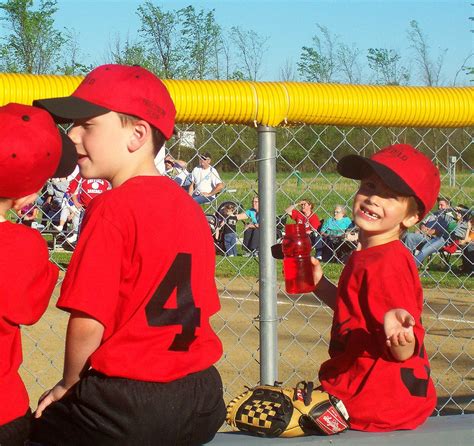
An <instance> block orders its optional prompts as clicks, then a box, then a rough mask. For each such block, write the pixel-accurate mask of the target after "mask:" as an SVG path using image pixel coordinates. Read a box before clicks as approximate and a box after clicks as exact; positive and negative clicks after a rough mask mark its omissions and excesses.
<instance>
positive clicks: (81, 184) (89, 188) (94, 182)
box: [67, 173, 111, 208]
mask: <svg viewBox="0 0 474 446" xmlns="http://www.w3.org/2000/svg"><path fill="white" fill-rule="evenodd" d="M110 187H111V186H110V183H109V182H108V181H107V180H101V179H98V178H94V179H85V178H82V177H81V174H80V173H78V174H77V175H76V176H75V177H74V178H73V179H72V180H71V182H70V183H69V186H68V189H67V193H68V194H69V195H71V196H72V195H77V199H78V201H79V203H81V204H82V205H83V206H84V207H85V208H86V207H87V206H88V205H89V203H90V202H91V200H92V199H93V198H94V197H96V196H97V195H100V194H102V193H104V192H105V191H106V190H109V189H110Z"/></svg>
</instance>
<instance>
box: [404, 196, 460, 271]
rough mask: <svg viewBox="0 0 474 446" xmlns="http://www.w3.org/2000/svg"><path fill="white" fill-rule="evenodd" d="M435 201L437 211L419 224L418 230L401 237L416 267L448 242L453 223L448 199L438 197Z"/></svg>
mask: <svg viewBox="0 0 474 446" xmlns="http://www.w3.org/2000/svg"><path fill="white" fill-rule="evenodd" d="M437 201H438V210H437V211H436V212H434V213H433V214H431V215H430V216H428V218H426V219H425V220H424V221H423V222H422V223H421V226H420V230H419V231H418V232H407V233H406V234H405V236H404V237H403V242H404V243H405V245H406V247H407V248H408V249H409V250H410V251H411V252H412V253H413V254H414V256H415V261H416V264H417V266H418V267H419V266H421V264H422V263H423V260H425V259H426V257H428V256H430V255H431V254H434V253H435V252H438V251H439V250H440V249H441V248H442V247H443V246H444V245H445V244H446V243H447V242H448V240H449V237H450V225H451V224H452V223H455V220H454V217H453V215H452V211H451V209H450V204H449V198H444V197H438V200H437ZM416 251H418V252H417V253H416Z"/></svg>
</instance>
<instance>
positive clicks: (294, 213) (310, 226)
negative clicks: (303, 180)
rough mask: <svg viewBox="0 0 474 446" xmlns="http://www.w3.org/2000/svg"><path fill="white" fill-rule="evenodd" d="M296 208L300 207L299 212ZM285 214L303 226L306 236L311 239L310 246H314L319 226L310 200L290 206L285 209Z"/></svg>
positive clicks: (319, 223)
mask: <svg viewBox="0 0 474 446" xmlns="http://www.w3.org/2000/svg"><path fill="white" fill-rule="evenodd" d="M296 206H299V207H300V210H297V209H296ZM285 212H286V213H287V214H288V215H289V216H290V217H291V218H292V219H293V220H294V221H295V222H296V223H299V224H303V225H305V228H306V234H308V235H309V238H310V239H311V245H312V246H315V245H316V242H317V241H318V236H319V233H318V230H319V227H320V226H321V222H320V220H319V217H318V216H317V215H316V213H315V212H314V204H313V202H312V201H310V200H306V199H305V200H301V201H300V202H299V203H297V204H292V205H291V206H289V207H287V208H286V209H285Z"/></svg>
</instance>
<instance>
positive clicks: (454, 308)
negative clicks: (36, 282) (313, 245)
mask: <svg viewBox="0 0 474 446" xmlns="http://www.w3.org/2000/svg"><path fill="white" fill-rule="evenodd" d="M218 287H219V292H220V296H221V302H222V310H221V311H220V312H219V313H218V314H217V315H216V316H215V317H214V319H213V325H214V327H215V329H216V330H217V332H218V333H219V336H220V338H221V339H222V342H223V344H224V355H223V357H222V359H221V360H220V361H219V363H218V364H217V368H218V369H219V371H220V373H221V375H222V378H223V381H224V386H225V398H226V401H228V400H230V399H231V398H232V397H234V396H236V395H237V394H238V393H240V392H242V391H243V390H244V386H245V385H247V386H252V385H255V384H256V383H257V382H258V381H259V374H260V365H259V322H258V314H259V299H258V286H257V284H256V283H255V282H252V281H249V280H245V279H242V278H240V279H225V280H223V281H222V280H221V281H218ZM58 294H59V287H57V289H56V290H55V293H54V295H53V299H52V300H51V304H50V306H49V309H48V310H47V312H46V314H45V315H44V317H43V318H42V319H41V321H40V322H38V323H37V324H36V325H35V326H33V327H23V329H22V331H23V351H24V363H23V366H22V369H21V375H22V377H23V379H24V381H25V383H26V385H27V388H28V391H29V393H30V398H31V405H32V407H36V401H37V400H38V398H39V396H40V395H41V393H43V391H44V389H46V388H49V387H50V386H51V385H53V384H54V383H56V382H57V381H58V380H59V378H60V376H61V373H62V365H63V351H64V334H65V330H66V324H67V314H65V313H63V312H62V311H60V310H58V309H56V308H55V306H54V305H55V302H56V300H57V297H58ZM425 300H426V303H425V310H424V314H423V323H424V326H425V328H426V330H427V336H426V341H425V346H426V349H427V351H428V354H429V356H430V359H431V366H432V375H431V376H432V378H433V380H434V383H435V385H436V388H437V392H438V410H439V411H440V413H442V414H447V413H461V412H462V411H464V412H466V413H467V412H473V411H474V405H473V403H472V399H473V393H474V391H473V384H474V382H473V375H472V370H473V356H474V347H473V342H472V339H473V333H474V326H473V324H474V309H473V306H472V293H470V292H469V291H466V290H448V289H442V290H439V289H438V290H426V291H425ZM277 308H278V319H279V324H278V352H279V359H278V362H279V364H278V379H279V380H280V381H283V382H284V383H288V384H295V383H296V382H297V381H299V380H302V379H305V380H314V381H317V371H318V369H319V365H320V364H321V362H323V361H324V360H325V359H326V358H327V347H328V339H329V331H330V324H331V311H330V310H329V309H328V308H327V307H325V306H324V305H322V304H321V303H320V302H319V301H317V300H316V299H314V298H312V297H311V296H303V297H302V298H299V299H297V300H294V299H290V298H288V297H287V296H286V295H284V293H279V294H278V306H277Z"/></svg>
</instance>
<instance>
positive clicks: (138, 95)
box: [31, 65, 225, 446]
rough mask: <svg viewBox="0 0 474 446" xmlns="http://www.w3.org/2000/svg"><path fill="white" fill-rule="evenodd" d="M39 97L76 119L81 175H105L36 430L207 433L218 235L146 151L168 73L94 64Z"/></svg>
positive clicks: (87, 438) (108, 438) (89, 436)
mask: <svg viewBox="0 0 474 446" xmlns="http://www.w3.org/2000/svg"><path fill="white" fill-rule="evenodd" d="M36 104H38V105H39V106H42V107H44V108H46V109H47V110H48V111H49V112H50V113H51V114H52V115H53V117H54V118H55V119H56V120H57V121H58V122H59V121H73V125H72V128H71V130H70V131H69V136H70V138H71V139H72V140H73V142H74V143H75V145H76V149H77V152H78V157H79V160H78V164H79V167H80V173H81V175H82V176H83V177H84V178H103V179H106V180H108V181H110V183H111V184H112V189H111V190H110V191H107V192H104V193H103V194H101V195H99V196H97V197H96V198H94V200H92V201H91V203H90V205H89V206H88V207H87V210H86V213H85V216H84V220H83V223H82V229H81V236H80V238H79V241H78V243H77V247H76V250H75V252H74V255H73V257H72V259H71V263H70V264H69V267H68V271H67V274H66V277H65V279H64V283H63V286H62V289H61V296H60V298H59V300H58V307H59V308H61V309H64V310H66V311H69V312H70V313H71V315H70V319H69V324H68V330H67V337H66V354H65V365H64V374H63V379H62V380H61V381H60V382H59V383H58V384H57V385H56V386H55V387H53V389H51V390H50V391H48V392H47V393H46V394H45V395H44V396H43V398H42V399H41V400H40V403H39V406H38V409H37V411H36V414H35V417H36V418H35V421H34V423H33V427H32V435H31V439H32V441H34V442H39V443H41V444H44V445H49V444H54V445H72V444H74V445H92V444H94V445H95V444H97V445H101V446H103V445H130V444H137V445H172V444H182V445H198V444H203V443H206V442H208V441H210V440H211V439H212V438H213V437H214V435H215V433H216V431H217V430H218V429H219V427H220V426H221V424H222V422H223V421H224V417H225V405H224V401H223V390H222V381H221V378H220V376H219V373H218V372H217V370H216V369H215V368H214V367H213V364H215V363H216V362H217V361H218V360H219V358H220V357H221V354H222V345H221V342H220V340H219V338H218V337H217V335H216V334H215V333H214V331H213V330H212V328H211V325H210V321H209V320H210V317H211V316H212V315H213V314H215V313H216V312H217V311H218V310H219V308H220V303H219V297H218V295H217V289H216V285H215V281H214V267H215V254H214V244H213V241H212V235H211V232H210V230H209V226H208V224H207V221H206V218H205V216H204V214H203V212H202V210H201V208H200V207H199V205H198V204H196V203H195V202H194V201H193V200H192V199H191V197H189V195H188V194H187V193H186V192H185V191H184V190H183V189H182V188H180V187H179V186H178V185H177V184H176V183H175V182H174V181H173V180H171V179H170V178H168V177H166V176H161V175H160V174H159V172H158V171H157V169H156V167H155V164H154V157H155V155H156V153H157V151H158V150H159V149H160V148H161V147H162V146H163V143H164V141H165V140H166V139H169V138H170V137H171V136H172V133H173V128H174V118H175V114H176V111H175V107H174V104H173V102H172V100H171V97H170V95H169V93H168V91H167V89H166V87H165V85H164V84H163V83H162V82H161V81H160V80H159V79H158V78H157V77H156V76H155V75H153V74H152V73H150V72H149V71H147V70H145V69H143V68H141V67H137V66H134V67H131V66H123V65H103V66H100V67H98V68H96V69H94V70H93V71H91V72H90V73H89V74H88V75H87V76H86V77H85V79H84V80H83V81H82V82H81V84H80V85H79V86H78V88H77V89H76V90H75V92H74V93H73V94H72V96H70V97H66V98H57V99H46V100H41V101H36Z"/></svg>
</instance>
